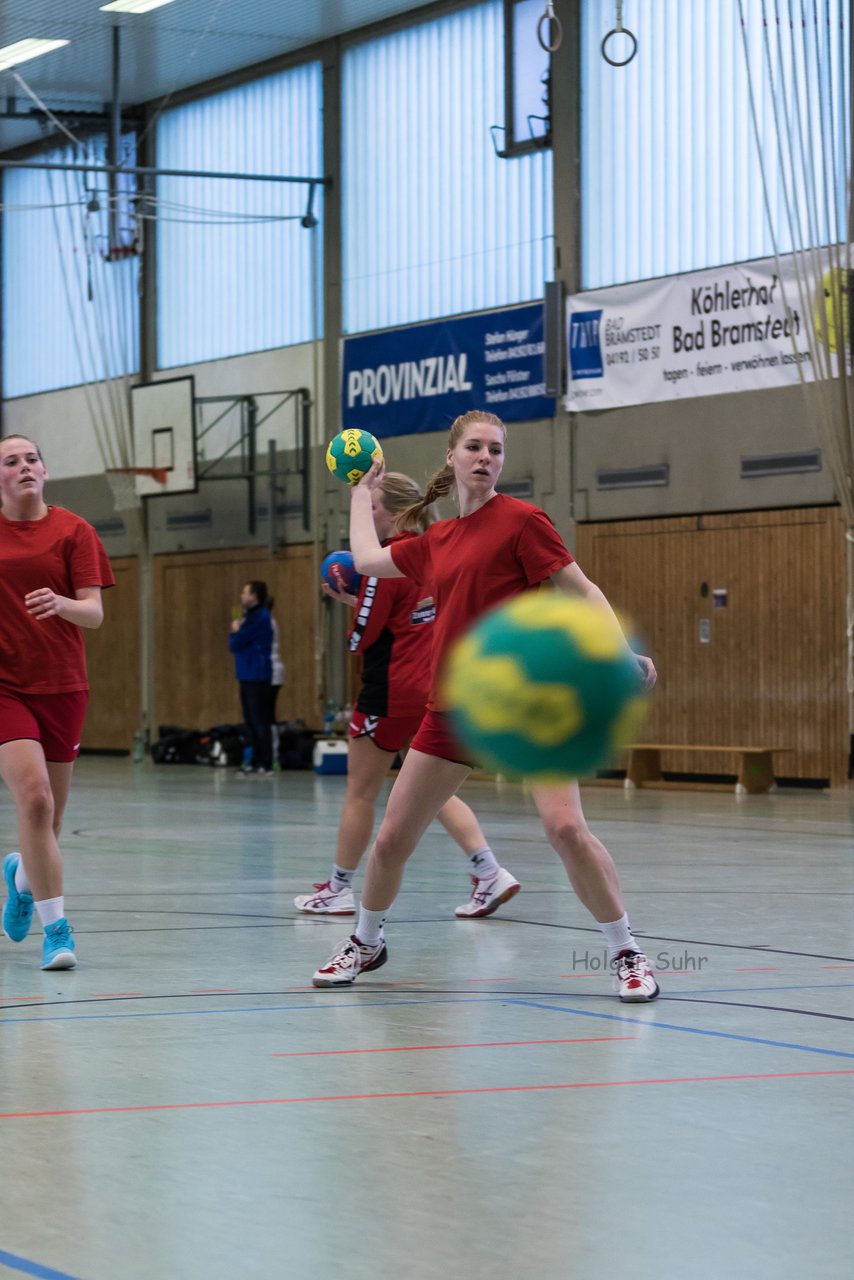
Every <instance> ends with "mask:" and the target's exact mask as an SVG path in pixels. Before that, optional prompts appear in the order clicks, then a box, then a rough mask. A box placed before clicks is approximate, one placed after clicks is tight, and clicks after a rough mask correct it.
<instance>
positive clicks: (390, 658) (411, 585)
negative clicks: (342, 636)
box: [348, 533, 436, 716]
mask: <svg viewBox="0 0 854 1280" xmlns="http://www.w3.org/2000/svg"><path fill="white" fill-rule="evenodd" d="M412 540H417V539H416V537H415V535H413V534H409V533H403V534H399V535H398V536H397V537H395V538H392V539H391V544H392V545H394V546H397V545H399V544H400V543H402V542H409V541H412ZM383 545H384V546H388V545H389V543H388V542H386V543H384V544H383ZM435 617H436V606H435V605H434V603H433V598H432V596H431V595H430V593H429V591H428V590H427V589H426V588H424V587H422V586H421V583H420V582H415V581H411V580H410V579H409V578H369V577H364V578H363V579H362V585H361V588H360V590H359V601H358V604H357V605H356V614H355V618H354V620H353V625H352V627H351V628H350V633H349V637H348V638H349V644H350V652H351V653H360V654H361V655H362V688H361V691H360V693H359V698H358V701H357V703H356V707H357V710H359V711H364V712H366V713H367V714H369V715H377V716H418V715H421V713H422V712H423V711H424V708H425V706H426V703H427V695H428V693H429V692H430V656H431V653H432V649H433V621H434V619H435Z"/></svg>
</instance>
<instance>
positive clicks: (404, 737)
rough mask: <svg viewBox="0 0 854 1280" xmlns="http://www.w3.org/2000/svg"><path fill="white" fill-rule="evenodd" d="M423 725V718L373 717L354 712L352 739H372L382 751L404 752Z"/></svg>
mask: <svg viewBox="0 0 854 1280" xmlns="http://www.w3.org/2000/svg"><path fill="white" fill-rule="evenodd" d="M420 723H421V716H371V715H367V714H366V713H365V712H364V711H354V712H353V715H352V718H351V720H350V737H351V738H370V740H371V742H373V744H374V746H376V747H379V749H380V751H402V750H403V748H404V747H405V746H406V744H407V742H408V741H409V739H410V738H411V737H412V735H413V733H414V732H415V730H416V729H417V728H418V726H419V725H420Z"/></svg>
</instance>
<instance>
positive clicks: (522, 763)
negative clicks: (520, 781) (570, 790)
mask: <svg viewBox="0 0 854 1280" xmlns="http://www.w3.org/2000/svg"><path fill="white" fill-rule="evenodd" d="M442 692H443V703H444V705H445V707H446V708H447V710H448V712H449V714H450V716H451V720H452V723H453V727H454V731H455V733H456V735H457V736H458V737H459V739H460V741H461V742H462V744H463V745H464V746H465V747H467V748H468V750H469V751H470V752H471V753H472V756H473V757H474V759H476V760H477V761H479V762H480V763H482V764H484V765H486V766H487V767H489V768H492V769H495V770H497V771H498V772H499V773H504V774H507V775H509V776H510V777H526V778H530V779H532V780H538V781H541V782H549V781H555V782H557V781H560V780H563V779H566V778H578V777H582V776H584V775H586V774H590V773H592V772H594V771H595V770H596V769H600V768H602V767H604V766H605V765H607V764H608V763H609V761H610V760H611V759H612V757H613V756H614V754H615V753H616V752H617V751H618V750H619V749H620V747H622V746H626V745H628V743H630V742H632V741H634V740H636V737H637V733H638V730H639V728H640V726H641V723H642V721H643V717H644V712H645V703H646V698H645V695H644V688H643V678H642V676H641V672H640V668H639V666H638V663H637V660H636V658H635V657H634V655H633V654H632V653H631V652H630V650H629V649H628V648H627V646H626V641H625V639H624V637H623V635H622V632H621V631H620V629H619V627H618V626H617V624H616V622H615V621H614V618H613V616H612V615H611V613H609V612H608V610H606V609H604V608H602V606H601V605H597V604H591V603H590V602H589V601H587V600H585V599H583V598H582V597H580V596H579V597H577V598H576V597H571V596H565V595H563V594H561V593H559V592H556V591H531V592H526V593H525V594H524V595H521V596H516V597H515V598H514V599H513V600H511V601H510V603H508V604H505V605H502V606H500V607H499V608H498V609H495V610H493V611H492V612H490V613H487V614H485V615H484V617H483V618H481V619H480V621H479V622H477V623H476V624H475V626H474V627H473V628H472V630H471V631H469V632H467V634H466V635H464V636H463V637H462V638H461V639H460V640H458V641H457V643H456V645H455V646H454V648H453V649H452V651H451V653H450V655H449V659H448V662H447V665H446V667H445V674H444V683H443V691H442Z"/></svg>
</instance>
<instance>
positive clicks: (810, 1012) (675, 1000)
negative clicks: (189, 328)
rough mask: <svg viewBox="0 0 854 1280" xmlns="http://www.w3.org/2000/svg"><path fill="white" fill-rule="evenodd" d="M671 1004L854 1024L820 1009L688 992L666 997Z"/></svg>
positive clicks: (853, 1017) (838, 1014)
mask: <svg viewBox="0 0 854 1280" xmlns="http://www.w3.org/2000/svg"><path fill="white" fill-rule="evenodd" d="M665 998H666V999H667V1000H668V1002H669V1003H671V1004H720V1005H724V1006H726V1007H727V1008H731V1009H766V1010H768V1011H769V1012H771V1013H797V1014H801V1015H802V1016H803V1017H805V1018H830V1019H832V1020H833V1021H835V1022H854V1016H851V1017H849V1016H848V1015H847V1014H844V1013H821V1012H819V1010H818V1009H788V1008H786V1006H785V1005H779V1004H748V1003H746V1002H744V1001H741V1000H703V999H701V998H700V997H699V996H692V995H691V994H690V992H686V993H685V995H684V996H680V995H671V996H669V997H665Z"/></svg>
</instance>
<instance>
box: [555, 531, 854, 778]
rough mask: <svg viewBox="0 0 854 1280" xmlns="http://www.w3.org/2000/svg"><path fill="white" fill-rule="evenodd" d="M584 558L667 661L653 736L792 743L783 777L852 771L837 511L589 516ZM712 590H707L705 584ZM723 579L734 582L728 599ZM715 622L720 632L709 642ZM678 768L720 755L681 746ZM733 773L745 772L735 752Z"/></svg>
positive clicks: (582, 534)
mask: <svg viewBox="0 0 854 1280" xmlns="http://www.w3.org/2000/svg"><path fill="white" fill-rule="evenodd" d="M577 544H578V556H579V561H580V563H581V564H582V567H584V568H585V571H586V572H588V574H589V576H591V577H592V578H593V579H594V581H596V582H598V583H599V585H600V586H601V587H602V588H603V590H604V591H605V593H606V595H608V597H609V599H611V600H612V602H613V603H614V604H615V606H616V607H617V608H622V609H624V610H625V611H626V613H628V614H629V616H631V617H632V618H633V619H634V620H635V622H636V624H637V627H638V630H639V632H640V634H641V635H642V636H643V637H644V638H645V640H646V644H647V648H648V651H649V652H650V653H651V655H652V656H653V658H654V660H655V662H656V666H657V667H658V670H659V684H658V687H657V689H656V691H655V693H654V695H653V697H652V698H651V700H650V716H649V720H648V723H647V726H646V728H645V730H644V733H643V737H644V738H647V739H648V740H649V741H660V742H667V741H675V742H679V741H682V742H686V743H688V742H693V743H702V742H704V741H707V742H709V744H710V745H711V744H713V743H718V744H724V743H728V744H732V745H743V746H751V745H756V746H776V747H789V748H792V753H791V754H790V755H786V756H781V757H780V759H779V761H778V763H777V769H778V773H780V775H781V776H789V777H801V778H829V779H830V780H831V783H832V785H843V784H844V783H845V781H846V774H847V758H848V726H847V706H846V695H845V566H844V554H845V552H844V542H843V533H842V527H841V521H840V518H839V515H838V512H837V511H836V510H835V509H833V508H810V509H799V510H796V511H783V512H744V513H738V514H736V515H721V516H706V517H703V518H701V519H694V518H680V519H679V520H664V519H663V520H659V521H648V520H645V521H630V522H620V523H614V524H608V525H586V526H579V528H578V530H577ZM703 582H705V583H706V584H707V586H708V588H709V594H708V595H707V596H706V597H703V596H701V594H700V587H701V584H702V583H703ZM715 588H719V589H721V588H722V589H725V590H726V591H727V605H726V608H724V609H716V608H715V607H714V595H713V592H714V590H715ZM701 619H703V620H705V621H706V623H707V625H708V627H709V629H710V642H709V643H708V644H700V643H699V626H700V621H701ZM664 764H665V768H666V769H671V770H673V771H676V772H708V773H717V772H720V771H721V769H722V764H721V758H720V757H719V756H714V755H710V756H702V757H701V756H697V755H691V756H688V755H682V756H679V755H677V754H676V753H671V754H670V756H669V757H668V758H667V759H666V760H665V762H664ZM725 768H726V771H727V772H730V771H733V772H734V770H735V759H733V762H732V765H731V766H730V764H729V762H726V764H725Z"/></svg>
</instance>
